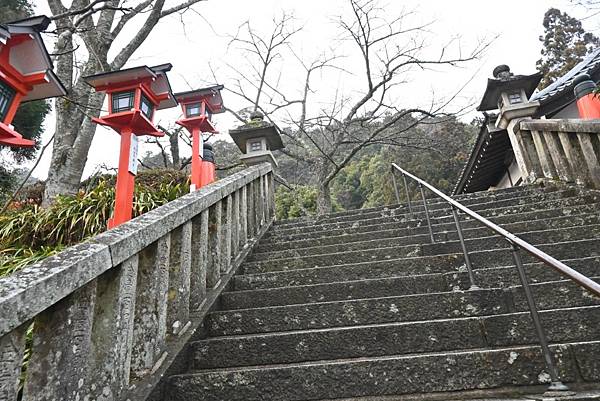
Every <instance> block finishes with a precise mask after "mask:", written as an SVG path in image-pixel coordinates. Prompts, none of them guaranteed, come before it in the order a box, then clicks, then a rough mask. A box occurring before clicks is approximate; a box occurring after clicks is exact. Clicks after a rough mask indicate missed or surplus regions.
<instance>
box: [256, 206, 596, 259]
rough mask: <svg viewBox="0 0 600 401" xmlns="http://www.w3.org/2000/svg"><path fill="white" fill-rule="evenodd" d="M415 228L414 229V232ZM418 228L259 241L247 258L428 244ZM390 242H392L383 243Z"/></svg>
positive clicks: (555, 223) (471, 233)
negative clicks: (262, 242)
mask: <svg viewBox="0 0 600 401" xmlns="http://www.w3.org/2000/svg"><path fill="white" fill-rule="evenodd" d="M598 223H600V216H598V214H596V213H595V214H587V215H578V216H561V217H555V218H551V219H540V220H533V221H532V220H526V221H521V222H515V223H510V224H506V225H504V226H503V228H505V229H506V230H508V231H510V232H512V233H513V234H517V235H518V234H519V233H521V232H525V231H538V230H544V229H549V228H559V227H574V226H585V225H590V224H598ZM442 228H443V231H434V238H435V240H436V242H444V241H450V240H457V239H458V234H457V233H456V226H455V225H453V224H448V225H446V226H445V227H444V226H439V225H438V226H433V227H432V230H440V229H442ZM411 231H412V232H411ZM414 231H415V229H391V230H378V231H370V232H366V233H362V234H355V235H338V236H331V237H326V238H320V239H315V240H301V241H295V242H284V243H277V244H267V245H259V246H258V248H257V249H256V250H255V251H254V252H253V253H252V255H251V256H250V257H248V258H247V261H248V262H251V261H256V260H258V258H261V259H266V258H274V259H282V258H289V257H300V256H307V255H315V254H322V253H328V252H341V251H343V250H358V249H368V248H373V243H378V245H379V246H380V247H386V246H391V245H392V244H393V245H414V244H425V243H429V242H430V241H431V236H430V234H429V230H428V228H427V227H422V228H420V230H419V232H423V231H425V232H424V233H422V234H417V233H415V232H414ZM490 234H493V232H492V231H491V230H490V229H488V228H487V227H477V228H475V227H474V228H466V229H464V230H463V235H464V237H465V238H478V237H485V236H489V235H490ZM384 244H390V245H384Z"/></svg>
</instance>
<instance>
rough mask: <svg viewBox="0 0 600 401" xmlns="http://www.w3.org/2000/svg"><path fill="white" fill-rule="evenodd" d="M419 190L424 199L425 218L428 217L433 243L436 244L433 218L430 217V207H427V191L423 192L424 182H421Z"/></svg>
mask: <svg viewBox="0 0 600 401" xmlns="http://www.w3.org/2000/svg"><path fill="white" fill-rule="evenodd" d="M419 191H421V199H423V208H424V209H425V218H426V219H427V227H428V228H429V236H430V237H431V243H432V244H435V237H434V236H433V229H432V227H431V219H430V218H429V209H428V208H427V200H426V199H425V192H423V184H421V183H419Z"/></svg>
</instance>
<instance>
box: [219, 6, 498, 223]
mask: <svg viewBox="0 0 600 401" xmlns="http://www.w3.org/2000/svg"><path fill="white" fill-rule="evenodd" d="M348 5H349V7H350V11H351V17H350V18H348V19H344V18H340V19H339V27H340V31H341V40H342V41H345V42H350V43H351V44H352V48H353V49H354V50H355V51H357V54H358V55H359V56H360V59H361V60H362V68H361V70H362V71H358V72H356V71H346V72H348V73H352V74H353V76H354V75H358V74H360V75H362V78H361V80H362V82H363V89H362V91H361V92H359V93H358V94H357V93H356V92H351V93H348V94H342V93H340V90H338V91H337V93H336V94H335V97H334V98H333V99H332V101H331V103H330V105H329V106H328V107H327V108H323V109H321V110H319V111H318V112H316V113H310V112H309V111H308V110H309V107H308V106H309V105H310V104H311V99H312V95H313V94H314V93H315V91H316V89H315V85H314V84H313V79H314V76H315V72H317V71H320V70H323V69H327V68H337V69H340V70H342V69H343V68H342V66H340V65H338V64H341V63H338V61H339V59H340V57H341V55H336V54H334V52H330V54H328V55H324V56H321V57H320V58H319V59H317V60H315V61H314V62H312V63H304V62H303V61H302V60H301V58H300V57H297V59H298V60H299V61H300V63H301V66H302V67H303V69H304V72H305V74H304V84H303V88H302V90H301V91H300V92H301V95H300V96H299V97H298V98H297V99H290V98H288V97H286V96H285V95H284V94H283V93H282V92H281V91H280V90H279V89H278V83H279V82H278V81H277V80H275V81H274V82H272V81H270V80H269V77H270V76H269V74H268V73H267V71H268V70H269V68H271V63H269V61H270V60H272V59H270V58H269V57H268V56H269V55H272V54H273V53H274V52H275V53H276V51H277V50H281V48H282V47H283V46H284V45H285V46H287V47H288V50H289V51H290V52H291V53H292V54H294V51H293V48H292V45H291V44H290V38H291V34H290V33H292V34H293V33H296V32H297V30H294V29H293V28H286V25H289V24H290V23H291V22H292V20H291V19H290V18H287V16H285V15H284V17H283V18H281V19H279V20H275V21H274V29H273V31H272V34H271V35H270V37H267V39H262V38H261V36H260V35H259V34H258V33H257V32H256V31H254V30H253V29H252V28H251V26H250V24H249V23H247V24H245V25H244V27H245V31H244V32H243V33H244V35H240V34H238V35H237V36H236V37H234V38H233V40H232V43H237V44H241V45H242V46H241V50H242V51H244V52H245V57H246V58H247V59H249V60H251V62H252V63H255V65H254V67H253V71H254V74H242V73H241V72H240V71H239V69H237V68H232V69H233V70H234V72H236V73H237V78H235V79H234V82H235V84H236V85H235V87H234V88H233V89H231V91H232V92H233V93H235V94H236V95H238V96H240V97H242V98H243V99H245V100H246V101H248V102H249V103H251V104H252V108H253V109H254V110H260V111H262V112H263V113H264V114H265V115H266V116H267V118H269V119H270V120H271V121H273V120H274V119H275V118H276V117H275V116H274V113H276V112H281V111H284V112H285V113H286V115H287V119H286V121H287V122H288V123H290V124H291V129H286V130H284V131H283V132H284V135H285V137H286V149H284V150H283V152H284V153H285V154H286V155H288V156H289V157H291V158H293V159H295V160H297V161H299V162H302V163H304V164H305V165H306V166H310V168H312V169H313V174H314V177H315V180H314V183H315V185H316V186H317V188H318V198H317V211H318V213H319V214H322V213H326V212H329V211H331V207H332V202H331V194H330V185H331V182H332V180H333V179H334V178H335V177H336V176H337V175H338V174H339V173H340V171H342V169H344V167H346V166H347V165H348V163H350V162H351V161H352V160H353V159H354V158H355V157H356V156H357V155H358V154H359V153H360V152H361V151H362V150H363V149H365V148H367V147H369V146H373V145H381V144H385V145H391V146H412V147H419V146H424V145H423V144H421V143H419V141H418V140H417V139H416V138H414V136H415V135H416V134H418V130H416V127H418V126H419V125H420V124H424V123H428V122H431V121H439V118H440V116H443V115H448V113H447V112H446V111H445V110H446V108H447V106H448V105H449V104H450V102H451V101H452V100H453V99H454V97H455V96H456V95H455V96H453V97H451V98H450V99H448V100H443V101H438V102H435V101H432V102H431V104H430V105H429V106H428V107H427V108H421V107H411V108H404V109H400V108H398V107H396V105H395V100H394V98H393V94H394V93H395V91H394V89H396V88H397V87H398V86H399V85H401V84H403V83H406V82H408V81H409V80H411V79H414V78H411V77H412V76H413V75H414V74H415V73H418V72H419V71H422V70H427V69H429V68H433V67H436V66H437V67H439V66H444V65H445V66H457V65H459V64H462V63H465V62H468V61H471V60H475V59H476V58H478V57H479V56H480V55H481V54H482V53H483V51H484V50H485V49H486V48H487V46H488V45H489V42H480V43H478V44H477V45H475V46H474V48H473V49H472V50H471V51H469V52H468V53H466V54H463V53H462V52H461V47H460V43H459V41H458V39H456V38H455V39H450V40H449V42H448V43H447V44H446V45H445V46H442V48H441V49H439V53H438V55H437V56H436V57H432V58H431V57H428V56H427V55H426V54H427V53H428V52H427V51H426V50H428V49H426V47H427V45H426V40H425V37H426V36H427V29H428V27H429V25H430V24H417V25H410V21H409V20H410V18H409V17H410V16H411V14H412V12H404V13H402V14H400V15H399V16H397V17H395V18H391V19H390V18H388V16H387V14H388V12H387V11H386V10H384V9H383V8H382V7H381V6H379V3H378V1H377V0H348ZM273 44H279V47H278V48H275V47H274V46H273ZM276 54H280V53H276ZM271 62H272V61H271ZM344 68H347V67H345V66H344ZM265 93H266V94H267V95H266V96H265V97H266V99H264V100H262V101H261V99H262V97H261V94H265ZM265 100H266V101H265ZM290 106H294V107H290ZM298 110H299V111H298ZM238 118H239V116H238ZM240 119H241V120H243V118H240Z"/></svg>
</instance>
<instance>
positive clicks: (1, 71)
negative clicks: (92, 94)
mask: <svg viewBox="0 0 600 401" xmlns="http://www.w3.org/2000/svg"><path fill="white" fill-rule="evenodd" d="M49 24H50V19H49V18H47V17H45V16H40V17H32V18H27V19H24V20H20V21H15V22H9V23H8V24H5V25H0V145H7V146H18V147H31V146H34V145H35V142H33V141H30V140H28V139H24V138H23V136H22V135H21V134H20V133H18V132H16V131H15V130H14V127H13V126H12V125H11V123H12V121H13V119H14V117H15V114H16V113H17V109H18V108H19V105H20V104H21V103H22V102H27V101H31V100H40V99H46V98H50V97H56V96H64V95H66V94H67V91H66V89H65V88H64V86H63V85H62V84H61V82H60V80H59V79H58V78H57V77H56V75H55V74H54V72H53V71H52V68H53V65H52V60H51V59H50V56H49V55H48V51H47V50H46V46H45V45H44V42H43V40H42V37H41V35H40V32H42V31H44V30H45V29H46V28H48V25H49Z"/></svg>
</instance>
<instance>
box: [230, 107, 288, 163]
mask: <svg viewBox="0 0 600 401" xmlns="http://www.w3.org/2000/svg"><path fill="white" fill-rule="evenodd" d="M229 135H231V138H232V139H233V141H234V142H235V144H236V145H237V146H238V148H240V150H241V151H242V153H243V155H242V156H241V157H240V160H242V162H243V163H244V164H245V165H247V166H252V165H255V164H260V163H264V162H268V163H271V165H273V167H277V161H276V160H275V158H274V157H273V153H271V151H273V150H277V149H283V148H284V145H283V142H282V141H281V131H280V130H279V128H278V127H277V126H276V125H274V124H271V123H269V122H267V121H264V116H263V114H262V113H260V112H255V113H253V114H252V115H251V116H250V121H249V122H248V123H247V124H245V125H242V126H241V127H238V128H236V129H233V130H230V131H229Z"/></svg>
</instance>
